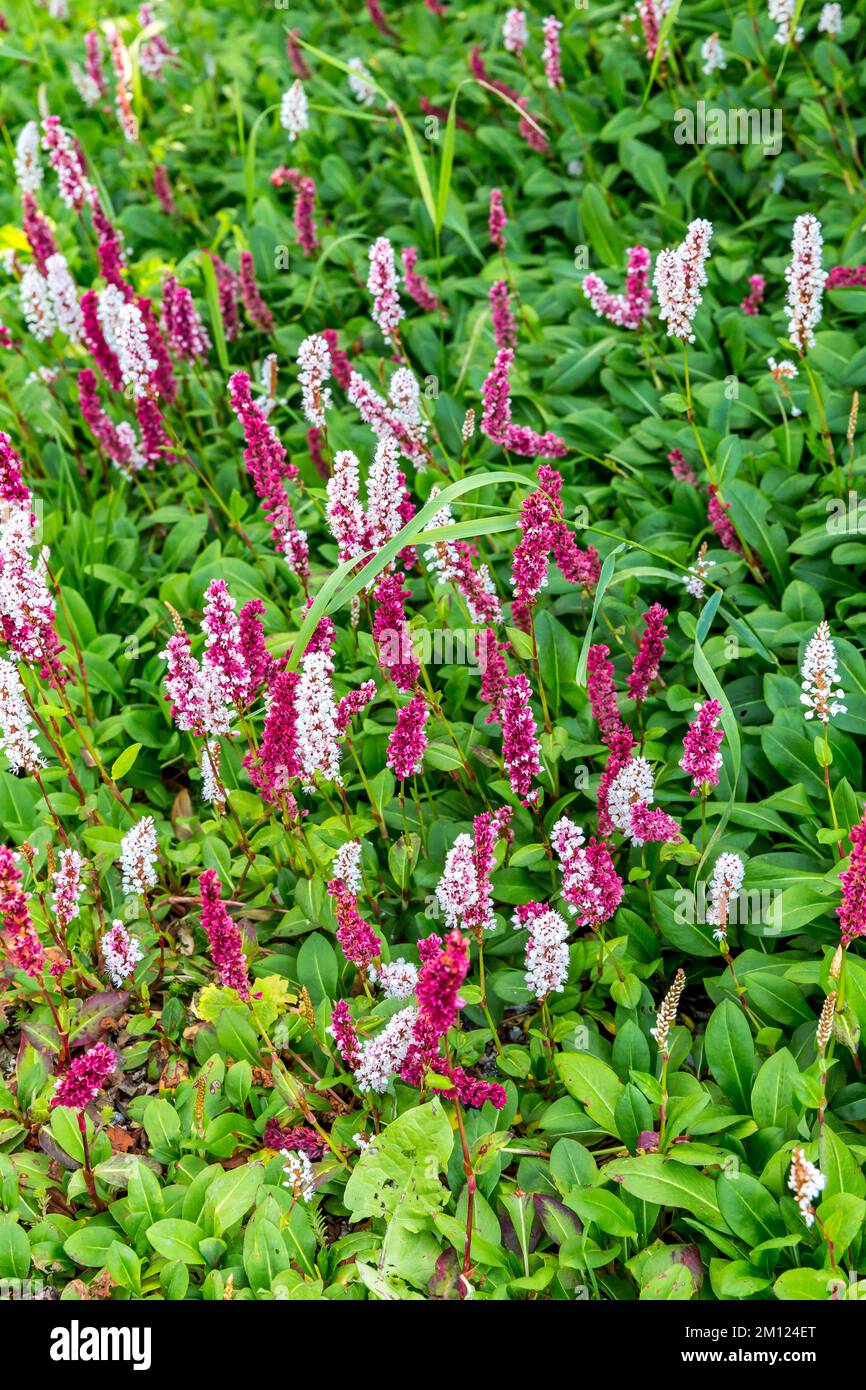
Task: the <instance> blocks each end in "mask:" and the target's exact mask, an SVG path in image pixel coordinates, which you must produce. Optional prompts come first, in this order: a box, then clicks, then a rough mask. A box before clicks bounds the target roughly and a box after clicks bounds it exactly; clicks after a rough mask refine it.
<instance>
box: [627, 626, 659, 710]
mask: <svg viewBox="0 0 866 1390" xmlns="http://www.w3.org/2000/svg"><path fill="white" fill-rule="evenodd" d="M667 616H668V610H667V609H666V608H662V606H661V604H660V603H654V604H653V605H652V607H651V608H649V609H648V610H647V612H646V613H644V615H643V620H644V630H643V636H642V637H641V640H640V648H639V650H638V653H637V656H636V657H635V659H634V666H633V667H632V669H631V673H630V675H629V676H628V679H627V682H626V683H627V685H628V691H629V694H630V695H631V698H632V699H633V700H634V701H635V703H636V704H639V705H640V704H643V702H644V700H645V699H646V697H647V695H648V694H649V688H650V686H651V685H652V683H653V681H655V680H657V679H658V674H659V666H660V665H661V660H662V657H663V656H664V654H665V638H666V637H667V635H668V630H667V627H666V625H665V618H666V617H667Z"/></svg>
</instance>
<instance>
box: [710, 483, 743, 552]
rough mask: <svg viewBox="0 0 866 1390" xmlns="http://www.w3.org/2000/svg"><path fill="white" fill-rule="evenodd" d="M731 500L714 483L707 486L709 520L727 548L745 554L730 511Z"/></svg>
mask: <svg viewBox="0 0 866 1390" xmlns="http://www.w3.org/2000/svg"><path fill="white" fill-rule="evenodd" d="M730 510H731V504H730V502H725V501H724V499H723V498H721V497H720V496H719V493H718V489H717V488H716V487H715V485H714V484H713V483H710V484H709V486H708V488H707V520H708V521H709V523H710V525H711V526H712V528H713V530H714V531H715V533H716V535H717V536H718V538H719V540H720V541H721V543H722V545H723V546H724V547H725V550H730V551H731V552H732V553H733V554H735V555H742V554H743V547H742V544H741V542H740V538H739V536H738V535H737V532H736V528H735V526H734V523H733V522H732V520H731V518H730V516H729V512H730Z"/></svg>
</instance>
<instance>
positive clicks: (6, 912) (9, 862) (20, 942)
mask: <svg viewBox="0 0 866 1390" xmlns="http://www.w3.org/2000/svg"><path fill="white" fill-rule="evenodd" d="M17 858H18V856H17V854H15V852H14V851H13V850H11V849H10V848H9V846H8V845H0V923H2V927H3V931H4V932H5V934H6V939H7V943H8V949H9V953H10V955H11V957H12V960H13V961H14V963H15V966H16V967H17V969H18V970H23V971H24V973H25V974H26V975H29V976H31V978H32V979H37V978H38V977H39V976H40V975H41V974H42V971H43V970H44V968H45V952H44V951H43V949H42V943H41V941H40V940H39V936H38V933H37V931H36V928H35V926H34V925H33V921H32V919H31V916H30V910H29V908H28V906H27V898H26V897H25V895H24V892H23V890H22V888H21V870H20V869H19V868H18V865H17V863H16V862H15V861H16V859H17Z"/></svg>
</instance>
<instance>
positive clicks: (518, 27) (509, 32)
mask: <svg viewBox="0 0 866 1390" xmlns="http://www.w3.org/2000/svg"><path fill="white" fill-rule="evenodd" d="M502 42H503V44H504V46H505V48H506V49H507V50H508V52H509V53H513V54H514V55H515V57H519V56H520V54H521V53H522V52H523V50H524V48H525V47H526V45H527V44H528V42H529V28H528V26H527V23H526V15H525V14H524V12H523V10H516V9H513V10H509V11H508V13H507V14H506V16H505V23H504V24H503V26H502Z"/></svg>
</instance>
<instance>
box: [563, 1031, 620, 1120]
mask: <svg viewBox="0 0 866 1390" xmlns="http://www.w3.org/2000/svg"><path fill="white" fill-rule="evenodd" d="M556 1069H557V1071H558V1072H559V1075H560V1077H561V1078H562V1082H563V1085H564V1086H565V1089H566V1090H567V1091H568V1093H569V1095H572V1096H574V1098H575V1100H579V1101H580V1102H581V1104H582V1105H583V1107H584V1109H585V1110H586V1113H587V1115H589V1117H590V1119H592V1120H595V1122H596V1124H598V1125H600V1126H601V1128H602V1129H603V1130H605V1132H606V1133H607V1134H615V1135H616V1136H617V1138H619V1137H620V1136H619V1133H618V1131H617V1128H616V1120H615V1118H614V1111H615V1109H616V1103H617V1101H618V1100H619V1098H620V1095H621V1094H622V1089H623V1087H622V1082H621V1081H620V1079H619V1077H618V1076H617V1074H616V1072H615V1071H613V1070H612V1069H611V1068H610V1067H609V1066H608V1065H607V1063H606V1062H602V1061H601V1060H600V1059H599V1058H598V1057H593V1056H592V1054H591V1053H589V1052H561V1053H559V1055H558V1056H557V1058H556Z"/></svg>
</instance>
